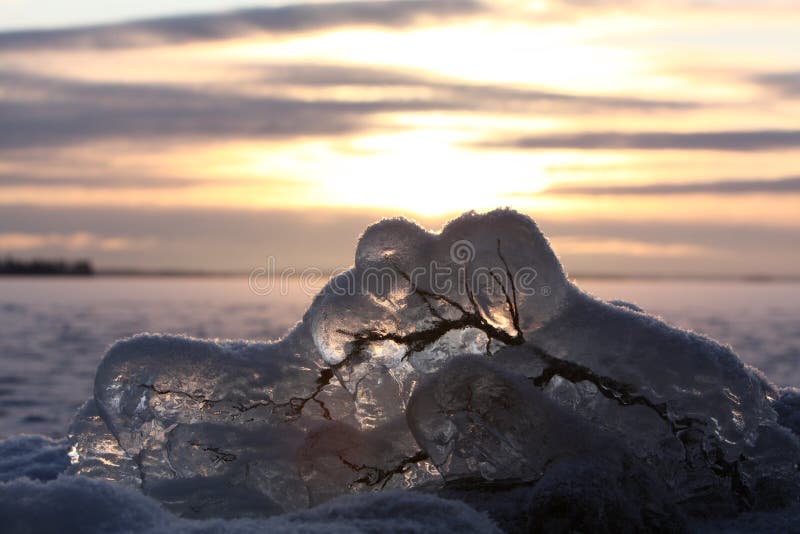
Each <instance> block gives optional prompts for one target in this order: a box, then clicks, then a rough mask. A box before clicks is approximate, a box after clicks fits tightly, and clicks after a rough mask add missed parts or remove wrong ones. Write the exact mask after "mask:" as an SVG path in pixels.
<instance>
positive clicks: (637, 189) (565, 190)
mask: <svg viewBox="0 0 800 534" xmlns="http://www.w3.org/2000/svg"><path fill="white" fill-rule="evenodd" d="M544 193H545V194H551V195H682V194H692V193H710V194H723V195H736V194H748V193H800V176H790V177H786V178H778V179H773V180H718V181H714V182H693V183H653V184H643V185H602V184H600V185H596V184H588V185H581V184H564V185H555V186H553V187H550V188H548V189H546V190H545V191H544Z"/></svg>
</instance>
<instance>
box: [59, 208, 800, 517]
mask: <svg viewBox="0 0 800 534" xmlns="http://www.w3.org/2000/svg"><path fill="white" fill-rule="evenodd" d="M777 395H778V394H777V392H776V391H775V390H774V388H773V387H772V386H771V385H770V384H768V383H767V382H766V381H765V380H764V379H763V378H762V377H761V376H760V375H758V374H757V373H755V372H753V371H752V370H751V369H749V368H747V367H746V366H744V365H743V364H742V363H741V362H740V361H739V359H738V358H737V357H736V356H735V355H734V354H733V353H732V352H731V351H730V349H728V348H726V347H723V346H721V345H719V344H718V343H716V342H714V341H712V340H710V339H707V338H704V337H702V336H698V335H696V334H693V333H689V332H686V331H683V330H679V329H676V328H672V327H670V326H668V325H666V324H664V323H663V322H661V321H659V320H658V319H656V318H653V317H651V316H648V315H647V314H645V313H643V312H641V311H640V310H638V309H635V308H634V307H633V306H631V305H627V304H626V305H622V304H620V303H615V304H610V303H606V302H602V301H599V300H596V299H594V298H592V297H591V296H589V295H587V294H585V293H583V292H582V291H581V290H580V289H579V288H578V287H576V286H575V285H574V284H572V283H571V282H569V281H568V279H567V278H566V276H565V274H564V271H563V269H562V268H561V265H560V263H559V261H558V259H557V257H556V255H555V254H554V252H553V250H552V249H551V248H550V246H549V243H548V242H547V240H546V239H545V238H544V236H543V235H542V234H541V232H540V231H539V230H538V228H537V227H536V225H535V224H534V223H533V221H532V220H530V219H529V218H527V217H525V216H522V215H519V214H517V213H515V212H512V211H508V210H498V211H494V212H491V213H488V214H484V215H478V214H475V213H468V214H466V215H464V216H462V217H460V218H458V219H456V220H454V221H452V222H451V223H449V224H448V225H447V226H445V227H444V228H443V229H442V231H441V232H440V233H438V234H432V233H428V232H426V231H424V230H422V229H421V228H419V227H418V226H416V225H415V224H413V223H411V222H409V221H406V220H403V219H392V220H388V221H383V222H380V223H378V224H376V225H374V226H372V227H370V228H369V229H367V231H366V232H365V233H364V235H363V236H362V238H361V240H360V241H359V245H358V248H357V251H356V258H355V266H354V267H353V268H352V269H351V270H349V271H347V272H345V273H342V274H340V275H338V276H337V277H335V278H333V279H332V280H331V281H330V282H329V283H328V285H327V286H326V287H325V288H324V289H323V290H322V291H321V293H320V294H319V295H318V296H317V297H316V298H315V299H314V302H313V304H312V305H311V307H310V308H309V310H308V312H307V313H306V314H305V316H304V318H303V320H302V322H300V323H299V324H298V325H297V326H296V327H295V328H294V330H293V331H292V332H291V333H289V334H288V335H287V336H286V337H285V338H283V339H282V340H279V341H276V342H273V343H263V342H249V341H211V340H197V339H191V338H186V337H179V336H159V335H141V336H136V337H134V338H131V339H128V340H123V341H120V342H118V343H117V344H116V345H114V346H113V347H112V348H111V349H110V350H109V352H108V354H107V355H106V356H105V358H104V360H103V362H102V363H101V365H100V367H99V369H98V372H97V376H96V380H95V390H94V399H93V400H94V404H89V405H87V408H86V409H85V410H84V413H83V414H81V415H80V416H79V417H78V419H77V421H76V425H75V426H74V427H73V437H72V442H73V446H74V458H75V459H76V464H75V465H74V466H73V467H72V469H73V470H74V472H76V473H80V474H86V475H90V476H96V477H101V478H110V479H116V480H123V481H128V482H130V481H133V480H135V482H136V484H132V485H137V484H138V485H140V486H141V489H142V491H143V492H145V493H147V494H150V495H152V496H154V497H157V498H159V499H161V500H162V501H163V502H164V503H166V504H167V505H168V506H170V507H171V508H172V509H174V510H176V511H177V512H179V513H181V514H183V515H188V516H194V517H197V516H208V515H222V516H231V515H271V514H275V513H280V512H287V511H294V510H298V509H301V508H304V507H307V506H311V505H315V504H318V503H320V502H323V501H325V500H327V499H331V498H333V497H335V496H337V495H341V494H345V493H353V492H371V491H377V490H381V489H388V488H398V489H407V488H419V487H425V488H428V489H430V488H439V489H443V488H446V487H448V486H450V485H452V484H453V483H456V482H458V481H465V480H466V481H469V480H472V481H474V480H480V481H482V482H481V483H489V484H492V483H498V484H499V483H501V482H502V483H506V482H508V480H509V479H514V481H515V482H514V483H515V484H517V483H519V484H523V485H525V484H527V485H535V484H537V483H539V482H542V484H544V481H545V480H552V478H550V479H548V477H552V476H553V475H549V474H548V472H549V470H551V469H554V468H555V466H558V465H562V463H563V462H564V461H566V460H565V458H567V459H570V461H577V460H576V459H579V460H580V461H581V462H588V464H581V465H592V466H596V465H602V466H603V473H604V477H606V478H607V479H609V480H623V479H626V473H629V472H630V471H629V469H631V466H635V471H636V473H643V474H642V475H641V477H639V479H641V480H650V481H652V483H648V484H644V485H639V486H637V485H633V486H629V487H628V486H625V487H623V489H622V490H621V491H624V492H626V493H632V494H637V497H636V498H637V499H639V498H641V496H642V495H644V496H647V498H648V499H656V497H655V496H654V495H655V494H654V493H648V491H650V489H652V488H660V489H658V491H656V493H659V492H662V490H663V492H664V493H666V494H668V497H664V498H663V499H662V498H660V497H659V499H660V500H661V501H662V502H666V503H669V502H674V503H676V506H678V507H679V508H680V509H681V510H682V511H685V512H687V513H690V514H705V513H709V511H711V513H715V514H733V513H737V512H738V511H739V510H742V509H747V508H751V507H759V506H771V505H774V504H776V503H791V502H793V499H795V498H796V497H795V496H796V493H797V492H796V488H797V487H798V480H797V478H798V476H797V469H796V465H797V464H798V461H799V460H800V453H799V452H798V451H799V450H800V448H798V446H797V438H796V436H794V435H793V434H792V433H791V432H790V431H789V430H787V429H786V428H784V427H783V426H781V423H783V424H786V425H789V426H792V424H793V423H791V422H790V421H792V420H793V419H792V416H787V415H781V419H780V421H779V419H778V414H776V411H775V408H774V407H773V401H774V400H775V399H776V398H777ZM776 406H782V405H776ZM609 451H613V453H612V452H609ZM609 454H611V456H609ZM559 469H565V468H563V467H560V468H559ZM587 469H589V468H587ZM591 469H595V468H594V467H592V468H591ZM591 469H589V471H591ZM626 470H627V471H626ZM584 471H586V470H584ZM584 471H581V472H584ZM587 472H588V471H587ZM637 476H638V475H637ZM644 486H646V488H644ZM221 488H224V489H221ZM645 489H646V490H647V491H644V490H645ZM653 491H655V490H653ZM575 494H576V495H581V493H580V492H576V493H575ZM243 496H247V498H244V497H243ZM553 502H556V501H553ZM597 502H599V503H601V504H602V503H603V502H605V501H597ZM543 506H544V505H543ZM535 509H536V510H539V511H537V512H535V513H536V514H539V513H540V511H541V510H543V509H545V510H546V509H548V508H547V506H545V507H544V508H541V507H540V508H535ZM591 509H593V508H592V507H591V506H589V508H587V510H591ZM532 510H533V508H532ZM531 513H532V514H533V513H534V512H531ZM587 513H588V512H587ZM626 513H627V512H626ZM665 513H666V512H665ZM534 515H535V514H534Z"/></svg>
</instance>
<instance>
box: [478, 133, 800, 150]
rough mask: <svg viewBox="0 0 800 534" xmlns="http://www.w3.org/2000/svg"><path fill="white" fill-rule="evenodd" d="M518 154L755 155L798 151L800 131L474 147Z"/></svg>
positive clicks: (547, 139) (532, 140)
mask: <svg viewBox="0 0 800 534" xmlns="http://www.w3.org/2000/svg"><path fill="white" fill-rule="evenodd" d="M474 146H476V147H478V148H506V149H517V150H551V149H569V150H719V151H736V152H739V151H757V150H776V149H790V148H798V147H800V130H737V131H719V132H713V131H709V132H692V133H673V132H634V133H620V132H590V133H568V134H548V135H533V136H521V137H511V138H507V139H501V140H499V141H484V142H479V143H476V144H474Z"/></svg>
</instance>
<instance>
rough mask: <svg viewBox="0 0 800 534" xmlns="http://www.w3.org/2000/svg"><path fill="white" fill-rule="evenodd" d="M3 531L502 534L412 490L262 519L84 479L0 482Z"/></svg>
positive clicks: (463, 509) (455, 506) (462, 509)
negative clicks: (203, 512)
mask: <svg viewBox="0 0 800 534" xmlns="http://www.w3.org/2000/svg"><path fill="white" fill-rule="evenodd" d="M0 519H2V525H3V531H4V532H14V533H22V532H36V533H40V534H44V533H51V532H52V533H61V532H84V533H97V534H100V533H106V534H122V533H130V532H136V533H144V534H161V533H164V534H166V533H170V534H201V533H212V532H213V533H219V532H225V533H229V534H249V533H253V534H255V533H263V532H275V533H276V534H294V533H303V534H313V533H325V534H337V533H358V532H364V533H368V532H385V531H387V529H391V530H392V531H394V532H407V533H411V534H415V533H419V534H423V533H429V534H433V533H438V532H449V531H452V532H463V533H465V534H470V533H494V532H500V531H499V530H498V529H497V527H496V526H495V525H494V524H493V523H492V522H491V521H490V520H489V519H488V518H487V517H486V516H484V515H482V514H480V513H478V512H476V511H474V510H473V509H471V508H470V507H468V506H467V505H465V504H462V503H460V502H458V501H451V500H445V499H440V498H438V497H434V496H431V495H423V494H417V493H411V492H384V493H375V494H370V495H364V496H360V497H358V498H355V497H352V496H346V497H341V498H339V499H335V500H332V501H329V502H327V503H325V504H323V505H320V506H318V507H315V508H312V509H309V510H306V511H303V512H298V513H295V514H287V515H283V516H278V517H274V518H271V519H266V520H253V519H229V520H225V519H213V520H204V521H199V520H191V519H182V518H179V517H177V516H175V515H173V514H171V513H170V512H168V511H167V510H166V509H164V508H163V507H162V506H161V505H160V504H159V503H158V502H157V501H155V500H153V499H150V498H148V497H146V496H144V495H142V494H141V493H139V492H137V491H135V490H131V489H128V488H126V487H123V486H120V485H117V484H113V483H109V482H104V481H101V480H94V479H90V478H87V477H66V476H62V477H60V478H58V479H56V480H53V481H49V482H44V483H43V482H38V481H32V480H29V479H18V480H14V481H12V482H4V483H0Z"/></svg>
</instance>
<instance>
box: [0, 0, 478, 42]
mask: <svg viewBox="0 0 800 534" xmlns="http://www.w3.org/2000/svg"><path fill="white" fill-rule="evenodd" d="M484 10H485V8H484V7H483V6H482V5H481V4H480V3H478V2H475V1H473V0H404V1H391V0H390V1H366V2H342V3H324V4H297V5H287V6H281V7H259V8H252V9H243V10H238V11H231V12H227V13H220V14H201V15H183V16H174V17H164V18H156V19H148V20H140V21H134V22H128V23H122V24H104V25H95V26H85V27H79V28H66V29H55V30H26V31H13V32H5V33H0V50H3V51H4V52H8V51H11V50H29V49H50V48H58V49H65V48H76V49H82V48H89V49H109V48H135V47H142V46H152V45H160V44H181V43H187V42H192V41H211V40H220V39H231V38H234V37H241V36H245V35H249V34H256V33H271V34H291V33H303V32H313V31H325V30H331V29H336V28H342V27H351V26H380V27H383V28H388V29H397V28H404V27H408V26H411V25H413V24H416V23H421V22H423V21H425V20H426V19H427V20H435V21H439V20H447V19H452V18H456V17H460V16H464V15H474V14H478V13H480V12H482V11H484Z"/></svg>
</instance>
